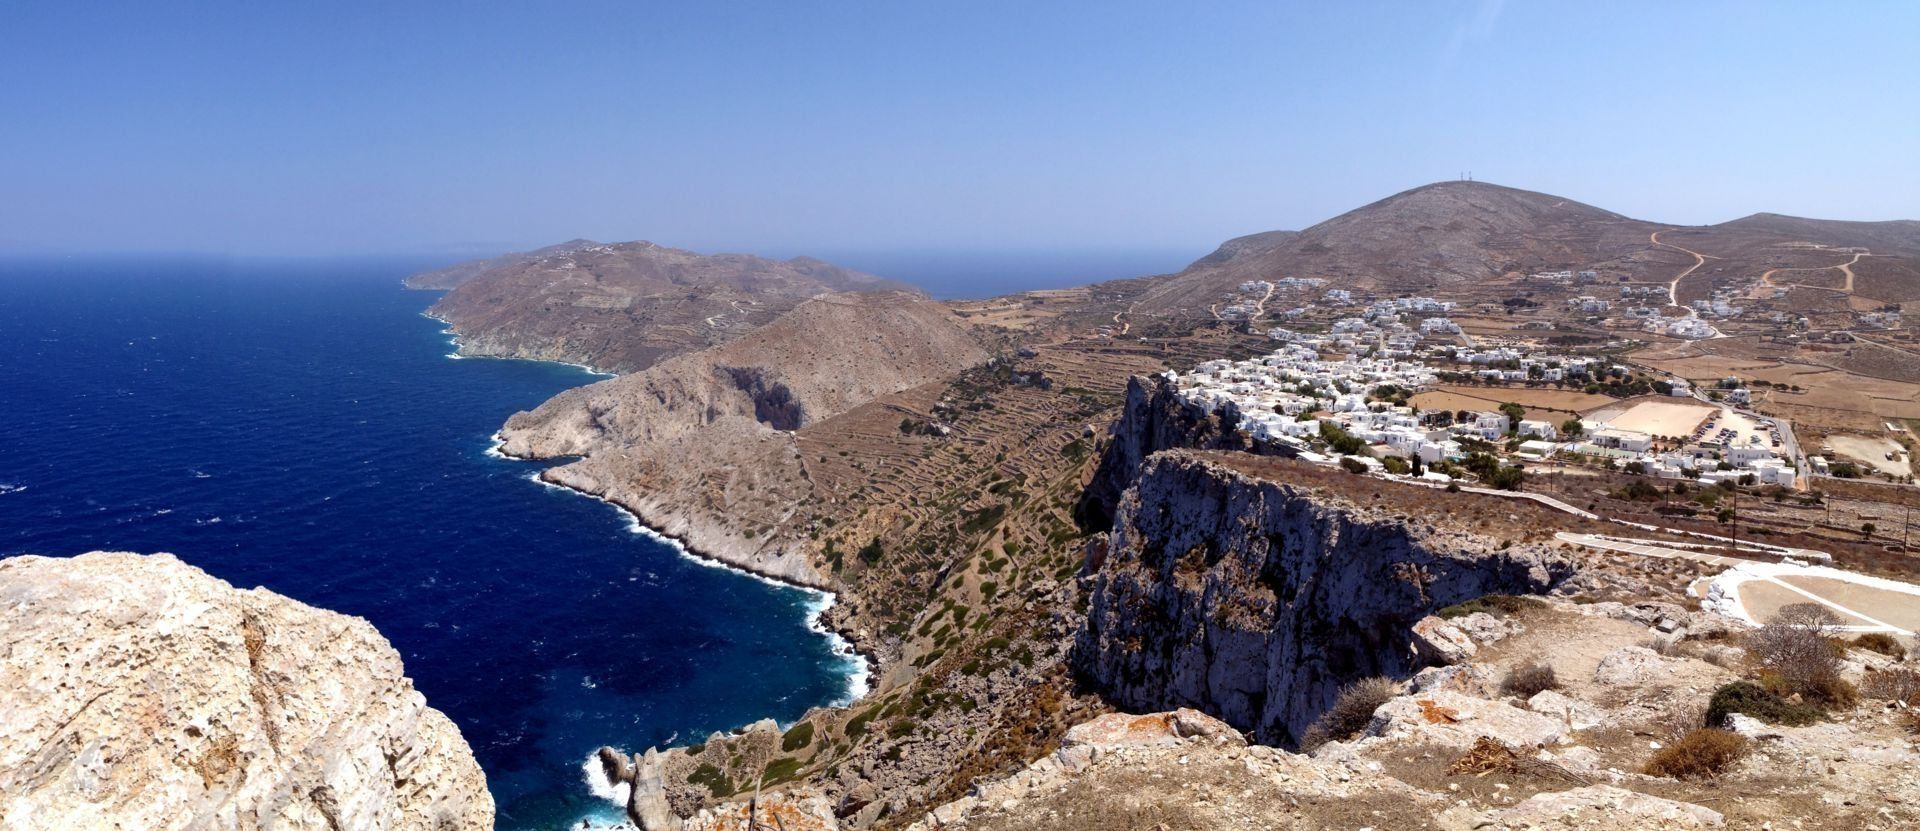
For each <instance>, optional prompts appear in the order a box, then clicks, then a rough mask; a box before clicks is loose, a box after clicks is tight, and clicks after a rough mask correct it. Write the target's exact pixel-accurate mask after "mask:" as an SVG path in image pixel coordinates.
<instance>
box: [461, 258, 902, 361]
mask: <svg viewBox="0 0 1920 831" xmlns="http://www.w3.org/2000/svg"><path fill="white" fill-rule="evenodd" d="M897 290H907V287H906V286H905V285H903V284H900V283H895V282H892V281H889V280H884V279H882V278H879V277H875V276H873V275H871V274H863V273H861V272H858V271H852V270H849V269H844V268H840V267H839V266H835V265H832V264H830V263H825V262H822V261H820V260H815V259H811V258H806V257H799V258H795V259H791V260H769V259H765V258H762V257H754V256H750V255H746V254H713V255H703V254H697V253H695V252H692V251H686V250H682V249H678V248H667V247H664V246H660V245H655V244H653V243H651V242H626V243H618V244H613V245H589V246H587V247H583V248H577V249H572V250H565V251H561V252H560V253H557V254H552V255H549V256H543V257H537V258H531V259H522V260H518V261H511V262H506V263H504V264H501V265H497V266H493V267H489V268H486V269H484V270H482V271H481V272H480V273H478V274H475V275H473V276H472V277H471V278H470V279H468V280H467V281H466V282H464V283H461V284H460V285H459V286H458V287H457V288H455V289H454V290H453V291H451V292H448V293H447V295H446V296H445V297H442V298H440V301H439V302H437V303H435V304H434V305H433V308H432V309H430V310H429V314H431V315H433V316H434V317H436V318H439V319H441V320H444V321H446V322H447V323H448V325H449V326H451V327H452V328H453V331H454V332H455V333H456V334H458V335H459V336H460V339H461V351H462V352H464V353H466V354H474V355H493V356H501V357H519V358H537V359H544V360H563V361H571V362H576V363H584V364H589V365H592V366H595V367H600V368H603V369H608V370H612V371H615V372H631V371H634V370H639V369H644V368H646V367H649V366H652V365H653V364H654V363H656V362H658V361H660V360H661V359H663V358H666V357H670V356H672V355H677V354H681V353H683V352H689V351H692V350H696V349H702V348H705V347H708V346H712V345H717V344H720V343H725V342H726V341H729V340H732V339H733V338H735V337H738V336H740V335H742V334H745V333H747V332H750V331H753V330H754V329H756V328H759V327H760V326H764V325H766V324H767V323H769V322H771V321H772V320H773V319H774V318H777V317H779V316H780V315H781V314H784V313H786V312H787V311H788V310H790V309H792V308H794V307H795V306H798V305H799V304H800V303H802V302H803V301H805V300H807V299H808V298H811V297H815V296H818V295H822V294H828V293H831V292H836V291H897Z"/></svg>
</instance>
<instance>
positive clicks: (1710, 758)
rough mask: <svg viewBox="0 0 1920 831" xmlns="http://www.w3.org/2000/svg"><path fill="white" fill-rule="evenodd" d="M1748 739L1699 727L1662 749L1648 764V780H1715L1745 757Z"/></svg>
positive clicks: (1646, 770)
mask: <svg viewBox="0 0 1920 831" xmlns="http://www.w3.org/2000/svg"><path fill="white" fill-rule="evenodd" d="M1747 749H1748V747H1747V739H1746V737H1745V736H1742V735H1740V734H1738V733H1733V732H1729V731H1726V730H1720V729H1717V728H1713V727H1702V728H1699V729H1696V730H1693V731H1691V732H1688V733H1687V734H1686V735H1685V736H1682V737H1681V738H1680V740H1679V741H1677V742H1674V743H1673V744H1672V745H1669V746H1667V747H1664V748H1661V749H1660V752H1658V753H1655V754H1653V758H1652V759H1650V760H1648V761H1647V767H1646V769H1645V772H1646V774H1647V775H1648V776H1664V777H1667V778H1669V779H1717V778H1719V777H1720V775H1721V774H1724V773H1726V772H1727V771H1729V770H1732V769H1733V766H1734V765H1736V764H1739V762H1740V760H1741V759H1742V758H1745V757H1746V755H1747Z"/></svg>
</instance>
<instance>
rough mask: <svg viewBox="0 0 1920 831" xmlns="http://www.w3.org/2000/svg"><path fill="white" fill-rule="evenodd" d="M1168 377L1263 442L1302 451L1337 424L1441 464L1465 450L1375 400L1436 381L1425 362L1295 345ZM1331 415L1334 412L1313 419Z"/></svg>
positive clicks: (1407, 412) (1185, 394) (1188, 396)
mask: <svg viewBox="0 0 1920 831" xmlns="http://www.w3.org/2000/svg"><path fill="white" fill-rule="evenodd" d="M1167 377H1168V378H1169V379H1170V380H1172V381H1173V382H1174V384H1175V385H1176V388H1177V389H1179V391H1180V396H1181V397H1182V398H1183V399H1185V400H1186V401H1187V402H1188V403H1189V404H1192V405H1194V406H1197V407H1199V408H1200V409H1201V410H1202V411H1204V412H1207V413H1213V412H1217V411H1219V410H1220V409H1222V408H1223V407H1225V406H1227V405H1229V404H1231V405H1232V406H1233V407H1234V408H1235V409H1236V410H1237V411H1238V412H1239V414H1240V422H1239V427H1240V429H1241V430H1242V431H1244V432H1246V433H1247V434H1248V435H1251V436H1253V437H1254V438H1256V439H1259V440H1261V441H1268V442H1278V443H1281V444H1287V445H1291V446H1293V447H1295V448H1296V449H1302V448H1304V447H1305V444H1306V442H1307V441H1308V440H1310V439H1312V438H1314V437H1316V436H1318V435H1320V430H1321V427H1320V425H1321V423H1322V422H1329V423H1332V424H1335V425H1337V426H1339V427H1340V428H1341V429H1343V430H1346V431H1348V432H1349V433H1351V434H1352V435H1354V436H1355V437H1357V438H1359V439H1361V440H1362V441H1365V442H1367V443H1369V444H1383V445H1386V446H1387V447H1389V448H1392V449H1394V450H1396V451H1398V455H1406V456H1414V455H1420V456H1423V457H1424V458H1425V460H1426V461H1433V460H1435V459H1439V458H1443V457H1444V456H1445V455H1446V454H1448V453H1449V452H1452V453H1455V454H1457V453H1458V447H1457V445H1456V446H1453V447H1442V446H1440V445H1439V444H1438V442H1435V441H1434V439H1435V438H1441V439H1444V438H1446V431H1444V430H1442V431H1438V432H1437V435H1436V431H1432V430H1427V429H1424V428H1422V426H1421V423H1420V418H1419V417H1418V416H1416V415H1415V414H1414V413H1413V410H1412V409H1410V408H1407V407H1388V406H1386V405H1384V404H1369V403H1368V401H1367V397H1368V395H1369V394H1370V393H1372V392H1373V391H1375V390H1377V389H1380V388H1381V387H1384V386H1393V387H1398V388H1401V389H1408V390H1412V389H1418V388H1420V387H1423V386H1426V385H1428V384H1432V383H1433V382H1434V375H1433V371H1432V370H1430V369H1428V368H1427V366H1426V365H1425V364H1423V363H1420V362H1419V361H1409V360H1403V359H1397V358H1376V357H1347V358H1344V359H1342V360H1337V361H1329V360H1324V359H1322V358H1321V357H1320V353H1319V352H1318V351H1317V350H1316V349H1315V348H1314V347H1312V346H1309V345H1306V344H1304V343H1289V344H1287V345H1286V346H1284V347H1282V348H1281V349H1280V351H1278V352H1275V353H1273V354H1271V355H1268V356H1266V357H1263V358H1250V359H1247V360H1244V361H1227V360H1215V361H1208V362H1206V363H1203V364H1201V365H1199V366H1197V367H1195V368H1194V370H1193V371H1192V372H1188V373H1186V374H1177V373H1173V372H1171V371H1170V372H1169V373H1168V375H1167ZM1323 411H1324V412H1327V413H1330V414H1331V415H1330V416H1328V417H1312V416H1311V415H1310V414H1312V413H1318V412H1323ZM1496 415H1498V414H1496ZM1501 418H1502V419H1504V418H1505V416H1501ZM1303 419H1304V420H1303ZM1429 445H1432V446H1429Z"/></svg>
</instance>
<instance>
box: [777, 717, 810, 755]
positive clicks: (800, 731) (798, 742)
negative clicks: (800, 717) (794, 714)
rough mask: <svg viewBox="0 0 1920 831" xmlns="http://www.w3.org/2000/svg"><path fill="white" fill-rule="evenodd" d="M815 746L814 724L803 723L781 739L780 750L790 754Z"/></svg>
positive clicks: (795, 726) (788, 731)
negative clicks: (808, 746) (811, 745)
mask: <svg viewBox="0 0 1920 831" xmlns="http://www.w3.org/2000/svg"><path fill="white" fill-rule="evenodd" d="M810 744H813V722H811V721H803V722H800V723H799V724H796V725H794V726H793V727H792V728H791V729H789V730H787V732H786V735H783V736H781V737H780V749H781V750H784V751H786V752H788V753H792V752H793V751H796V750H799V749H800V748H803V747H806V746H807V745H810Z"/></svg>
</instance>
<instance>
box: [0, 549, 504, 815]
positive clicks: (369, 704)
mask: <svg viewBox="0 0 1920 831" xmlns="http://www.w3.org/2000/svg"><path fill="white" fill-rule="evenodd" d="M0 644H3V645H0V690H4V695H3V696H0V827H4V828H7V829H10V830H11V829H42V828H45V829H53V828H61V829H66V828H126V829H187V828H193V829H206V828H213V829H220V828H228V829H246V828H269V827H270V828H275V829H285V830H286V831H302V829H324V830H325V831H339V829H356V831H357V829H434V830H435V831H440V830H441V829H486V828H491V827H493V799H492V797H491V796H489V795H488V793H487V787H486V779H485V777H484V775H483V774H482V773H481V771H480V766H479V765H478V764H477V763H475V761H474V758H473V753H472V751H471V750H470V749H469V748H468V747H467V744H466V742H465V741H464V740H463V739H462V738H461V737H460V731H459V729H458V728H456V727H455V726H454V724H453V722H452V721H450V720H448V719H447V717H446V716H445V715H442V714H441V713H440V712H439V711H437V710H434V709H432V708H431V707H428V706H427V704H426V699H425V697H424V696H422V695H421V694H420V693H419V692H418V691H416V690H414V688H413V683H412V682H411V681H409V680H408V679H407V678H406V676H405V674H404V669H403V667H402V666H401V662H400V654H399V653H398V652H396V651H394V649H393V647H392V646H390V645H388V643H387V641H386V640H385V639H384V638H382V637H381V636H380V634H379V633H378V632H376V631H374V628H373V626H372V625H371V624H369V623H367V622H366V621H365V620H362V619H360V618H355V617H348V616H346V615H342V614H338V613H335V612H329V611H325V610H322V609H315V608H313V607H311V606H307V605H304V604H301V603H298V602H295V601H293V600H289V599H287V598H285V597H282V596H280V595H277V594H274V593H273V592H270V591H267V590H265V589H252V590H248V591H242V590H238V589H235V588H233V587H232V586H230V585H228V584H227V583H225V582H223V581H221V580H218V579H216V578H214V577H211V576H209V575H207V574H206V573H205V572H203V571H201V570H199V569H197V568H194V567H193V566H190V565H187V564H186V563H183V562H181V561H180V560H179V559H177V558H175V557H174V556H173V555H170V554H156V555H152V556H141V555H138V554H126V553H93V554H85V555H81V556H78V557H74V558H71V559H57V558H47V557H34V556H23V557H14V558H11V559H7V560H3V561H0Z"/></svg>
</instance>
